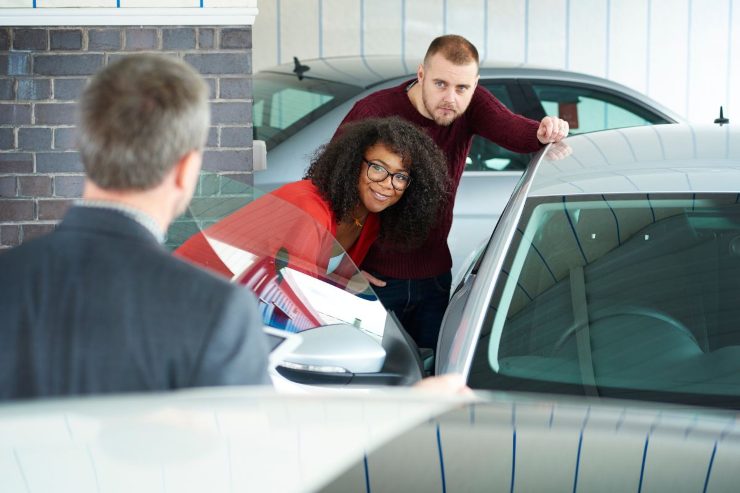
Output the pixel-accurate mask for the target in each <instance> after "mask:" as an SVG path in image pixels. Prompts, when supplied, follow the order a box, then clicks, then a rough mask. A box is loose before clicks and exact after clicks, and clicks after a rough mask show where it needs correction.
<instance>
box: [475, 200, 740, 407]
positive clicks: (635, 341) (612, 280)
mask: <svg viewBox="0 0 740 493" xmlns="http://www.w3.org/2000/svg"><path fill="white" fill-rule="evenodd" d="M739 198H740V196H739V195H737V194H711V195H708V194H705V195H700V194H682V195H679V194H673V195H653V194H650V195H607V196H601V195H599V196H579V197H549V198H544V199H535V200H533V201H532V202H531V203H530V204H528V206H527V208H526V211H525V213H524V214H523V219H522V221H521V222H520V224H519V228H518V230H517V234H516V237H515V240H514V242H513V244H512V248H510V251H509V254H508V256H507V258H506V260H505V264H504V269H503V271H502V274H501V278H500V279H499V282H498V284H497V286H496V289H495V293H494V296H493V298H492V299H491V303H490V308H489V311H488V314H487V318H486V322H485V325H484V327H483V332H482V338H481V342H479V344H478V347H477V352H476V355H475V358H474V362H473V368H472V369H471V376H470V384H471V386H473V387H475V388H481V387H482V388H505V389H517V390H528V391H546V392H560V393H585V394H591V395H602V396H612V397H630V398H642V399H648V400H663V401H671V402H681V403H697V404H698V403H701V404H704V405H708V404H709V405H718V406H728V407H740V329H739V328H738V324H737V321H738V320H739V319H740V304H739V303H738V302H737V300H738V298H739V297H740V204H738V199H739Z"/></svg>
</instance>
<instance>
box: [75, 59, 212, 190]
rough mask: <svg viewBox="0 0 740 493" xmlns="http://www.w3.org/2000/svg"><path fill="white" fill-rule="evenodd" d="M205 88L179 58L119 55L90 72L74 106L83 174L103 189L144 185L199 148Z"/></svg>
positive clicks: (202, 140)
mask: <svg viewBox="0 0 740 493" xmlns="http://www.w3.org/2000/svg"><path fill="white" fill-rule="evenodd" d="M209 120H210V114H209V107H208V87H207V86H206V84H205V82H204V81H203V79H202V78H201V76H200V74H198V72H197V71H195V69H193V68H192V67H191V66H190V65H188V64H187V63H185V62H183V61H182V60H179V59H176V58H173V57H167V56H163V55H153V54H136V55H130V56H127V57H124V58H123V59H121V60H118V61H116V62H114V63H112V64H110V65H108V66H107V67H105V68H104V69H103V70H101V71H100V72H98V73H97V74H96V75H95V76H94V77H93V79H92V81H91V82H90V84H89V85H88V86H87V88H86V89H85V91H84V92H83V94H82V97H81V99H80V104H79V127H78V128H79V135H78V146H79V149H80V156H81V157H82V163H83V164H84V166H85V172H86V174H87V177H88V179H90V180H91V181H92V182H93V183H95V184H96V185H97V186H99V187H100V188H103V189H107V190H149V189H152V188H154V187H156V186H157V185H159V184H160V183H162V180H163V179H164V177H165V175H166V174H167V173H168V172H169V171H170V170H171V169H172V168H173V167H174V166H175V164H177V162H178V161H179V160H180V159H181V158H182V157H183V156H184V155H185V154H187V153H188V152H190V151H192V150H199V149H202V148H203V146H204V145H205V142H206V137H207V135H208V125H209Z"/></svg>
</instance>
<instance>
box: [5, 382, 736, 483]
mask: <svg viewBox="0 0 740 493" xmlns="http://www.w3.org/2000/svg"><path fill="white" fill-rule="evenodd" d="M738 433H739V431H738V429H737V417H736V415H735V413H730V412H715V411H707V410H702V409H697V408H678V407H675V406H646V405H641V404H634V403H630V402H625V401H608V400H607V401H602V402H593V401H592V400H589V399H586V398H579V399H574V398H563V397H554V396H543V395H527V394H511V393H485V392H484V393H480V394H479V395H478V396H477V398H472V397H467V398H465V397H461V396H449V395H447V396H445V395H439V394H436V393H429V392H423V391H420V390H414V389H397V390H395V391H387V392H386V393H379V394H374V395H339V394H331V395H329V394H321V395H312V396H296V395H280V394H276V393H274V392H271V391H268V390H264V389H255V388H251V389H250V388H239V387H232V388H223V387H222V388H211V389H194V390H188V391H177V392H170V393H156V394H148V395H147V394H124V395H115V396H100V397H79V398H66V399H50V400H43V399H42V400H36V401H26V402H16V403H4V404H2V405H0V475H2V478H3V488H2V489H3V491H4V492H7V493H15V492H25V493H36V492H46V491H57V492H75V493H86V492H94V491H112V492H116V491H137V492H143V493H146V492H163V491H180V492H189V491H235V490H236V491H280V492H285V493H291V492H310V491H327V492H328V491H342V492H346V491H376V492H377V491H380V492H386V491H389V492H390V491H461V490H462V491H499V490H505V491H542V490H547V491H552V490H566V491H572V490H580V491H592V490H603V489H607V490H620V491H621V490H628V491H697V490H702V491H708V492H716V491H733V490H734V488H736V486H737V484H738V482H739V481H740V470H738V468H737V467H736V464H737V463H738V460H740V441H739V439H740V435H738Z"/></svg>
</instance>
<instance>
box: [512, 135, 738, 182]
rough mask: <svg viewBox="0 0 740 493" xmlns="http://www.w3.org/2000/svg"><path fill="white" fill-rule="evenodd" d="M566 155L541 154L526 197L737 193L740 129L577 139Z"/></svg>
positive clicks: (569, 141) (530, 178)
mask: <svg viewBox="0 0 740 493" xmlns="http://www.w3.org/2000/svg"><path fill="white" fill-rule="evenodd" d="M563 143H565V144H567V145H568V146H569V147H570V149H571V151H572V152H571V153H570V155H568V156H566V157H564V158H563V159H551V158H552V157H553V156H554V153H545V154H544V156H543V157H542V159H541V160H540V161H539V162H537V163H536V164H535V165H534V168H533V169H532V170H531V173H530V174H529V175H530V176H529V177H528V178H527V180H529V181H530V185H529V191H528V196H562V195H584V194H612V193H641V194H644V193H663V192H665V193H680V192H684V193H685V192H704V193H713V192H735V193H737V192H738V191H740V129H738V128H737V127H732V126H731V125H724V126H719V125H700V126H697V125H686V124H668V125H650V126H644V127H632V128H624V129H614V130H605V131H602V132H594V133H590V134H582V135H576V136H573V137H569V138H567V139H565V140H564V141H563Z"/></svg>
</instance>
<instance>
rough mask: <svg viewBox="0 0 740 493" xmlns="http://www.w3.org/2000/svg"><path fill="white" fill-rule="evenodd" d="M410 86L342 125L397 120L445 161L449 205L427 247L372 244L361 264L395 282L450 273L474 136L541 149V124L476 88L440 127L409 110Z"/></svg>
mask: <svg viewBox="0 0 740 493" xmlns="http://www.w3.org/2000/svg"><path fill="white" fill-rule="evenodd" d="M410 83H411V81H409V82H404V83H403V84H401V85H400V86H397V87H392V88H390V89H384V90H381V91H378V92H375V93H373V94H371V95H369V96H367V97H366V98H364V99H361V100H360V101H358V102H357V103H355V105H354V107H353V108H352V110H350V112H349V113H348V114H347V116H346V117H344V120H343V121H342V124H344V123H347V122H351V121H355V120H363V119H366V118H376V117H385V116H399V117H401V118H403V119H405V120H408V121H410V122H411V123H414V124H416V125H417V126H419V127H421V128H422V129H424V130H425V131H426V132H427V133H428V134H429V135H430V136H431V137H432V139H433V140H434V142H436V143H437V145H438V146H439V148H440V149H441V150H442V152H443V153H444V154H445V155H446V157H447V165H448V172H449V175H450V178H451V180H452V185H453V187H452V194H451V202H450V203H449V204H448V205H447V206H446V207H445V208H444V210H443V211H442V212H441V214H440V215H439V220H438V222H437V224H436V226H435V227H434V228H433V229H432V231H431V233H430V234H429V237H428V238H427V241H426V242H425V244H424V245H423V246H422V247H421V248H418V249H416V250H412V251H406V252H403V251H399V250H396V249H394V248H393V246H392V245H387V244H385V245H384V244H380V243H378V242H376V243H375V244H374V245H373V246H372V247H371V248H370V251H369V252H368V255H367V257H365V261H364V262H363V263H362V266H361V267H362V268H363V269H365V270H368V271H371V272H377V273H379V274H382V275H385V276H389V277H394V278H397V279H422V278H425V277H433V276H438V275H440V274H443V273H445V272H447V271H449V270H450V269H451V268H452V257H451V256H450V250H449V248H448V247H447V235H448V234H449V232H450V227H451V226H452V210H453V207H452V205H453V203H454V200H455V195H456V193H457V187H458V185H459V184H460V178H461V177H462V173H463V170H464V169H465V159H466V158H467V156H468V153H469V152H470V145H471V143H472V141H473V135H480V136H482V137H485V138H487V139H489V140H491V141H493V142H495V143H496V144H498V145H500V146H502V147H505V148H507V149H509V150H511V151H514V152H534V151H537V150H538V149H539V148H540V142H539V140H537V128H538V127H539V123H538V122H536V121H534V120H530V119H528V118H525V117H523V116H520V115H515V114H514V113H512V112H511V111H509V109H508V108H506V106H504V105H503V104H502V103H501V102H500V101H499V100H498V99H496V98H495V97H494V96H493V95H492V94H491V93H490V92H489V91H488V90H487V89H484V88H482V87H481V86H480V85H479V86H478V87H477V88H476V89H475V93H474V94H473V99H472V101H471V102H470V106H468V109H467V110H466V111H465V113H463V114H462V115H461V116H460V117H459V118H457V119H456V120H455V121H454V122H453V123H452V124H451V125H449V126H447V127H443V126H441V125H437V124H436V123H434V120H431V119H429V118H426V117H424V116H423V115H422V114H421V113H419V111H418V110H417V109H416V108H415V107H414V106H413V105H412V104H411V101H410V100H409V97H408V94H407V93H406V89H407V87H409V84H410ZM340 126H341V125H340ZM411 186H413V185H411Z"/></svg>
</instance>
